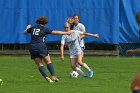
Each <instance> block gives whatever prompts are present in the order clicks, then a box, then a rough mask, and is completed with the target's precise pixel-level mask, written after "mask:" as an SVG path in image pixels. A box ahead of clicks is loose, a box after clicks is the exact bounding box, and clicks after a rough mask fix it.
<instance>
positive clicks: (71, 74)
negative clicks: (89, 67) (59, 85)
mask: <svg viewBox="0 0 140 93" xmlns="http://www.w3.org/2000/svg"><path fill="white" fill-rule="evenodd" d="M78 75H79V74H78V73H77V72H76V71H72V72H70V77H71V78H77V77H78Z"/></svg>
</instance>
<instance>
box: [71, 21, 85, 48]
mask: <svg viewBox="0 0 140 93" xmlns="http://www.w3.org/2000/svg"><path fill="white" fill-rule="evenodd" d="M73 30H77V31H81V32H86V31H85V26H84V25H83V24H81V23H78V25H76V26H75V25H74V27H73ZM80 46H81V47H84V46H85V45H84V40H83V39H82V40H81V41H80Z"/></svg>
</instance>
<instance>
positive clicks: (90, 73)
mask: <svg viewBox="0 0 140 93" xmlns="http://www.w3.org/2000/svg"><path fill="white" fill-rule="evenodd" d="M88 77H90V78H91V77H93V71H92V70H90V71H89V72H88Z"/></svg>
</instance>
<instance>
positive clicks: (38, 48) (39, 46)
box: [29, 43, 48, 59]
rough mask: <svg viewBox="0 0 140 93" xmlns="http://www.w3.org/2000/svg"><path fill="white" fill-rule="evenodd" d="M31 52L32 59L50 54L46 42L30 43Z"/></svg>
mask: <svg viewBox="0 0 140 93" xmlns="http://www.w3.org/2000/svg"><path fill="white" fill-rule="evenodd" d="M29 52H30V55H31V59H35V58H38V57H40V58H42V57H45V56H48V50H47V47H46V44H45V43H35V44H30V47H29Z"/></svg>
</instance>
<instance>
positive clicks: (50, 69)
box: [47, 63, 55, 76]
mask: <svg viewBox="0 0 140 93" xmlns="http://www.w3.org/2000/svg"><path fill="white" fill-rule="evenodd" d="M47 68H48V70H49V72H50V74H51V75H52V76H55V72H54V67H53V64H52V63H49V64H47Z"/></svg>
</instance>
